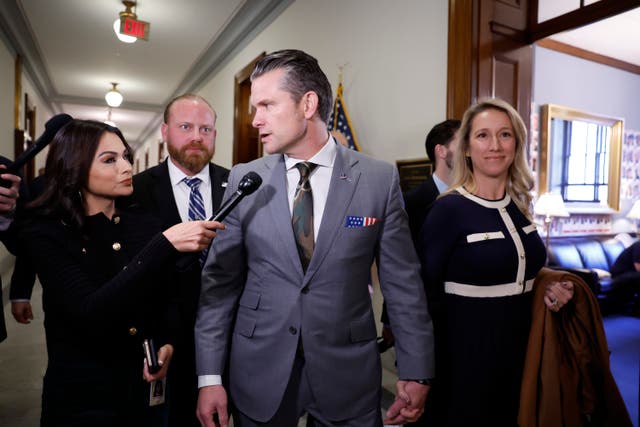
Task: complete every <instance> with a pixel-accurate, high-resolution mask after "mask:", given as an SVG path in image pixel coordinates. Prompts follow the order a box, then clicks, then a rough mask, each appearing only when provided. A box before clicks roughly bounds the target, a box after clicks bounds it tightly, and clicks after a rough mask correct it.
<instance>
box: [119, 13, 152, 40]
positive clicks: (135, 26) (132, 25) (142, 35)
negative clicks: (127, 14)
mask: <svg viewBox="0 0 640 427" xmlns="http://www.w3.org/2000/svg"><path fill="white" fill-rule="evenodd" d="M149 27H150V24H149V23H148V22H144V21H138V20H135V19H131V18H124V19H121V20H120V34H126V35H127V36H132V37H136V38H139V39H143V40H149Z"/></svg>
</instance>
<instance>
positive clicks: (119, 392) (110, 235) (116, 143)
mask: <svg viewBox="0 0 640 427" xmlns="http://www.w3.org/2000/svg"><path fill="white" fill-rule="evenodd" d="M131 175H132V167H131V149H130V148H129V146H128V145H127V143H126V142H125V140H124V137H123V136H122V133H120V131H119V130H118V129H117V128H114V127H111V126H109V125H106V124H104V123H100V122H93V121H82V120H74V121H72V122H70V123H69V124H68V125H66V126H65V127H64V128H63V129H61V130H60V131H59V132H58V133H57V134H56V136H55V138H54V140H53V142H52V144H51V146H50V148H49V154H48V156H47V163H46V182H47V186H46V188H45V190H44V192H43V194H42V196H40V197H39V198H38V199H36V200H35V201H34V202H33V203H32V205H31V208H32V209H33V216H30V218H32V219H30V220H25V223H24V224H23V225H22V236H23V242H22V244H23V246H24V248H25V249H26V252H25V253H26V254H28V256H30V257H31V259H33V260H34V265H35V266H36V270H37V273H38V276H39V278H40V282H41V284H42V289H43V306H44V311H45V320H44V324H45V332H46V340H47V352H48V366H47V371H46V374H45V377H44V385H43V393H42V417H41V425H42V426H65V427H68V426H87V427H88V426H91V427H96V426H101V427H112V426H113V427H116V426H117V427H125V426H135V427H140V426H145V425H161V424H158V423H155V422H154V421H153V418H154V416H157V415H160V414H158V413H156V412H162V408H161V407H154V408H150V405H149V396H150V393H151V392H150V389H149V384H148V383H149V382H152V381H158V380H161V379H162V378H164V377H165V375H166V372H167V368H168V366H169V363H170V361H171V357H172V354H173V346H172V345H171V342H172V340H171V338H172V332H171V329H170V326H171V322H170V313H171V310H170V304H169V295H170V289H169V288H170V286H171V285H172V281H171V278H172V272H173V269H174V265H175V261H176V259H177V258H178V256H179V252H198V251H201V250H203V249H204V248H205V247H207V246H208V245H209V243H210V242H211V239H213V237H214V236H215V232H214V231H213V228H219V227H221V225H220V224H219V223H214V222H210V221H193V222H187V223H181V224H177V225H175V226H173V227H171V228H169V229H167V230H165V231H162V228H161V227H160V223H159V222H158V221H156V220H155V219H154V218H153V217H151V216H149V215H146V214H144V213H141V212H134V211H131V210H120V209H117V208H116V206H115V200H116V198H118V197H121V196H128V195H130V194H131V192H132V191H133V188H132V179H131ZM145 338H149V339H153V340H154V341H155V344H156V349H157V358H158V363H159V364H160V365H161V369H160V370H159V371H158V372H157V373H154V374H152V373H150V372H149V370H148V369H147V366H146V365H144V364H143V351H142V341H143V339H145ZM157 410H160V411H157ZM194 410H195V408H194Z"/></svg>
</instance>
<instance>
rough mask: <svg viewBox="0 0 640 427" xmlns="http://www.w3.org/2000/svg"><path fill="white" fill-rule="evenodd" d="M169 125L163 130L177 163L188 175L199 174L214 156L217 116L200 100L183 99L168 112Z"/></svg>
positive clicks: (168, 147)
mask: <svg viewBox="0 0 640 427" xmlns="http://www.w3.org/2000/svg"><path fill="white" fill-rule="evenodd" d="M168 121H169V123H163V124H162V127H161V129H160V130H161V132H162V137H163V138H164V140H165V141H166V142H167V149H168V150H169V155H170V156H171V158H172V159H173V162H174V164H175V165H176V166H177V167H178V168H180V169H181V170H182V171H183V172H184V173H186V174H187V175H195V174H197V173H198V172H200V171H201V170H202V169H203V168H204V167H205V166H206V165H207V164H208V163H209V162H210V161H211V158H212V157H213V153H214V152H215V143H216V129H215V125H216V117H215V115H214V113H213V111H211V108H210V107H209V106H208V105H207V104H206V103H204V102H202V101H200V100H198V99H180V100H178V101H176V102H175V103H174V104H173V105H172V106H171V109H170V110H169V120H168Z"/></svg>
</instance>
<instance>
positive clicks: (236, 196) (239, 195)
mask: <svg viewBox="0 0 640 427" xmlns="http://www.w3.org/2000/svg"><path fill="white" fill-rule="evenodd" d="M243 198H244V193H243V192H242V191H240V190H236V192H235V193H233V194H232V195H231V197H230V198H229V200H227V201H226V202H225V203H224V204H223V205H222V206H221V207H220V209H219V210H218V212H217V213H216V214H215V215H213V216H212V217H211V218H209V221H218V222H222V220H224V219H225V218H226V217H227V215H229V212H231V211H232V210H233V208H235V207H236V205H237V204H238V203H240V200H242V199H243Z"/></svg>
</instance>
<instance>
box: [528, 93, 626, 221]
mask: <svg viewBox="0 0 640 427" xmlns="http://www.w3.org/2000/svg"><path fill="white" fill-rule="evenodd" d="M541 110H542V111H541V117H540V123H541V131H540V171H539V173H538V189H539V193H540V194H543V193H546V192H547V191H549V175H550V171H551V170H553V169H552V167H553V166H555V165H554V163H553V162H557V161H564V157H560V158H558V157H559V156H552V152H553V144H554V141H552V140H551V139H552V137H551V135H552V129H551V126H552V120H553V119H560V120H567V121H574V120H578V121H582V122H589V123H595V124H598V125H601V126H607V127H610V128H611V140H610V145H609V147H610V148H609V164H608V169H609V176H608V182H607V185H608V190H607V205H608V207H609V208H610V209H612V210H614V211H619V210H620V162H621V160H622V135H623V132H624V120H623V119H620V118H615V117H608V116H604V115H600V114H594V113H589V112H585V111H581V110H576V109H574V108H570V107H564V106H560V105H555V104H546V105H543V106H542V107H541ZM552 157H556V158H552ZM567 207H568V208H569V210H571V203H569V204H568V205H567ZM582 210H584V209H582Z"/></svg>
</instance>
